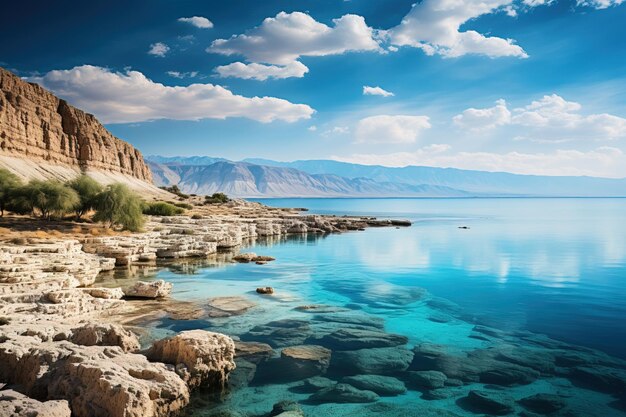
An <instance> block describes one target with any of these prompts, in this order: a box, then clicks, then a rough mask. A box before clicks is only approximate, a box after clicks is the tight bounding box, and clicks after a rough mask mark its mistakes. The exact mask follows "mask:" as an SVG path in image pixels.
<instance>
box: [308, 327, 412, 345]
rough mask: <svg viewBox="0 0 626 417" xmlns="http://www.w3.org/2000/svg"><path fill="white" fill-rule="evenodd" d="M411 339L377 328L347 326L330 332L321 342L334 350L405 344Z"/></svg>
mask: <svg viewBox="0 0 626 417" xmlns="http://www.w3.org/2000/svg"><path fill="white" fill-rule="evenodd" d="M408 341H409V339H408V338H407V337H406V336H402V335H398V334H392V333H385V332H383V331H377V330H363V329H354V328H345V329H341V330H337V331H335V332H333V333H331V334H328V335H326V336H324V337H322V339H321V340H320V344H322V345H324V346H327V347H329V348H330V349H333V350H356V349H367V348H370V349H371V348H385V347H395V346H400V345H404V344H406V343H407V342H408Z"/></svg>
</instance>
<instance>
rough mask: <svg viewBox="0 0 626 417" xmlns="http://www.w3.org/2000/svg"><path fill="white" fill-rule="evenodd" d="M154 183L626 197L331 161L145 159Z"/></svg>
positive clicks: (194, 187)
mask: <svg viewBox="0 0 626 417" xmlns="http://www.w3.org/2000/svg"><path fill="white" fill-rule="evenodd" d="M146 160H147V161H148V165H149V166H150V169H151V170H152V173H153V177H154V182H155V183H156V184H157V185H159V186H171V185H177V186H178V187H179V188H180V189H181V190H182V191H184V192H186V193H195V194H212V193H214V192H224V193H226V194H228V195H231V196H236V197H524V196H532V197H551V196H553V197H625V196H626V179H611V178H595V177H556V176H539V175H518V174H510V173H506V172H486V171H470V170H462V169H455V168H435V167H426V166H408V167H402V168H392V167H385V166H377V165H359V164H351V163H346V162H339V161H332V160H302V161H294V162H278V161H273V160H267V159H246V160H243V161H229V160H226V159H223V158H212V157H205V156H194V157H162V156H148V157H146Z"/></svg>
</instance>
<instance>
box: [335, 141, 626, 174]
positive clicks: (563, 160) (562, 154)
mask: <svg viewBox="0 0 626 417" xmlns="http://www.w3.org/2000/svg"><path fill="white" fill-rule="evenodd" d="M446 146H447V145H436V147H434V148H433V147H432V146H430V147H426V148H421V149H418V150H417V151H413V152H397V153H391V154H383V155H378V154H356V155H351V156H348V157H341V156H333V157H332V159H335V160H339V161H344V162H352V163H359V164H366V165H384V166H395V167H402V166H408V165H421V166H433V167H441V168H459V169H470V170H480V171H493V172H512V173H516V174H533V175H588V176H599V177H613V178H622V177H624V176H626V155H624V153H623V152H622V151H621V150H620V149H617V148H612V147H599V148H597V149H593V150H590V151H587V152H585V151H580V150H571V149H570V150H557V151H554V152H550V153H522V152H507V153H491V152H457V153H451V152H449V151H450V147H447V148H446Z"/></svg>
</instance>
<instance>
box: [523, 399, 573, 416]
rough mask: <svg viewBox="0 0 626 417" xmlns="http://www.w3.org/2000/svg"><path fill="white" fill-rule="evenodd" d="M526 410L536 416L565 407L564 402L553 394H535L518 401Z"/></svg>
mask: <svg viewBox="0 0 626 417" xmlns="http://www.w3.org/2000/svg"><path fill="white" fill-rule="evenodd" d="M519 403H520V404H522V405H523V406H524V407H525V408H526V409H528V410H530V411H532V412H534V413H538V414H550V413H554V412H555V411H559V410H560V409H562V408H563V407H565V405H566V404H565V401H564V400H563V398H561V397H560V396H558V395H554V394H536V395H531V396H530V397H526V398H522V399H521V400H519Z"/></svg>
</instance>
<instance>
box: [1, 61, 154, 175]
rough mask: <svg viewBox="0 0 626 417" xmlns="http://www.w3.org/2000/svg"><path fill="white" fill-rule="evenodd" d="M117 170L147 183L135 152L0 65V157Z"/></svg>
mask: <svg viewBox="0 0 626 417" xmlns="http://www.w3.org/2000/svg"><path fill="white" fill-rule="evenodd" d="M1 155H5V156H13V157H18V158H23V159H30V160H38V161H42V162H46V163H48V164H52V165H64V166H69V167H75V168H79V169H82V170H84V169H94V170H102V171H109V172H116V173H121V174H124V175H128V176H131V177H134V178H137V179H140V180H143V181H146V182H150V183H151V182H152V173H151V172H150V169H149V168H148V166H147V165H146V164H145V162H144V160H143V156H142V155H141V153H140V152H139V151H138V150H137V149H135V148H134V147H132V146H131V145H130V144H128V143H126V142H124V141H122V140H120V139H118V138H116V137H115V136H113V135H112V134H111V133H110V132H109V131H107V130H106V129H105V128H104V127H103V126H102V125H101V124H100V123H99V122H98V120H97V119H96V118H95V117H94V116H93V115H91V114H87V113H85V112H83V111H81V110H79V109H77V108H75V107H72V106H71V105H70V104H68V103H67V102H66V101H65V100H61V99H59V98H57V97H56V96H54V95H53V94H52V93H50V92H49V91H47V90H45V89H44V88H43V87H41V86H39V85H37V84H31V83H28V82H26V81H24V80H22V79H21V78H20V77H18V76H16V75H14V74H12V73H11V72H9V71H7V70H5V69H3V68H0V156H1Z"/></svg>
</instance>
